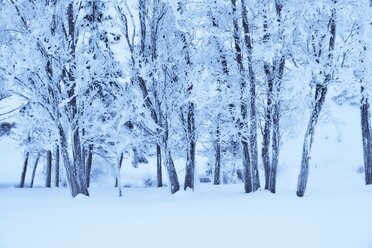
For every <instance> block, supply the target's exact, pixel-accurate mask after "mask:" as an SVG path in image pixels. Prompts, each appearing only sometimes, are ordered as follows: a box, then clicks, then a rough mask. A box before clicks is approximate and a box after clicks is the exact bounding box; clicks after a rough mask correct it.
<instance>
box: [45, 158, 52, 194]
mask: <svg viewBox="0 0 372 248" xmlns="http://www.w3.org/2000/svg"><path fill="white" fill-rule="evenodd" d="M45 187H47V188H50V187H52V152H51V151H47V163H46V170H45Z"/></svg>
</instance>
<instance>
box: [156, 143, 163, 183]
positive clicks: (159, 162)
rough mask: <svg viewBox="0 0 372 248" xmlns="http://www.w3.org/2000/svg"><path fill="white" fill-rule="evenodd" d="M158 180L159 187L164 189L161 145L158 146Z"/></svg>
mask: <svg viewBox="0 0 372 248" xmlns="http://www.w3.org/2000/svg"><path fill="white" fill-rule="evenodd" d="M156 178H157V186H158V187H159V188H160V187H163V175H162V171H161V147H160V145H159V144H156Z"/></svg>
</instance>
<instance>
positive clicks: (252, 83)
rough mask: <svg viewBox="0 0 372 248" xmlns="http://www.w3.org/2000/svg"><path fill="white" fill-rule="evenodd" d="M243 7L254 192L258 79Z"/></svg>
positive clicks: (257, 187) (258, 184)
mask: <svg viewBox="0 0 372 248" xmlns="http://www.w3.org/2000/svg"><path fill="white" fill-rule="evenodd" d="M241 5H242V26H243V31H244V41H245V42H244V43H245V47H246V50H247V60H248V73H249V100H250V115H249V118H250V122H249V123H250V125H249V145H250V162H251V167H252V176H253V191H256V190H257V189H259V188H260V177H259V171H258V155H257V154H258V152H257V114H256V79H255V75H254V71H253V58H252V53H253V47H252V41H251V36H250V30H249V23H248V13H247V7H246V5H245V0H241Z"/></svg>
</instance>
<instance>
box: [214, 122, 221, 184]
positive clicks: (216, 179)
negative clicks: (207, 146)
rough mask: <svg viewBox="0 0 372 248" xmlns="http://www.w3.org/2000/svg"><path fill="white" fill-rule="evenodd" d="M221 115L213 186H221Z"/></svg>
mask: <svg viewBox="0 0 372 248" xmlns="http://www.w3.org/2000/svg"><path fill="white" fill-rule="evenodd" d="M219 116H220V115H218V117H217V130H216V142H215V149H216V151H215V162H214V177H213V184H214V185H219V184H221V137H220V117H219Z"/></svg>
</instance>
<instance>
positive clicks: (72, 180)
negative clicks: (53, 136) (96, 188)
mask: <svg viewBox="0 0 372 248" xmlns="http://www.w3.org/2000/svg"><path fill="white" fill-rule="evenodd" d="M59 134H60V142H61V144H60V150H61V154H62V158H63V162H64V163H63V164H64V166H65V171H66V177H67V181H68V185H69V187H70V191H71V195H72V197H75V196H77V195H78V194H83V195H86V196H89V191H88V187H87V184H86V175H85V171H84V168H83V173H81V169H79V168H78V167H77V166H81V164H80V165H79V164H78V163H77V162H76V161H74V162H71V160H70V156H69V152H68V143H67V139H66V135H65V132H64V130H63V128H62V127H61V126H59ZM73 158H74V157H73Z"/></svg>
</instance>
